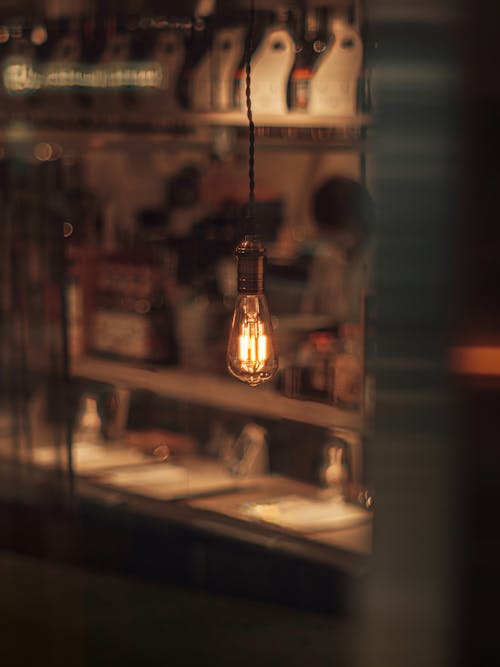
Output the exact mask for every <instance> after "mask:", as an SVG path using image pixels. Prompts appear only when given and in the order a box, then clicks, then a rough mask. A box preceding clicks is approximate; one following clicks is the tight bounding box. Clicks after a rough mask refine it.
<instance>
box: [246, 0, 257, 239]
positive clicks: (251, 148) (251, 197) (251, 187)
mask: <svg viewBox="0 0 500 667" xmlns="http://www.w3.org/2000/svg"><path fill="white" fill-rule="evenodd" d="M254 24H255V2H254V0H251V2H250V10H249V27H248V32H247V39H246V46H245V52H246V53H245V84H246V87H245V97H246V107H247V118H248V214H247V227H248V229H247V233H248V234H252V233H253V231H254V201H255V174H254V166H255V125H254V122H253V116H252V99H251V96H250V92H251V64H250V63H251V59H252V48H253V32H254Z"/></svg>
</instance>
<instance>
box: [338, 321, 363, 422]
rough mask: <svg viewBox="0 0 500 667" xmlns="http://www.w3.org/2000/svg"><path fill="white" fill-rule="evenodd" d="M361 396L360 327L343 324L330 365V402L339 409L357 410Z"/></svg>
mask: <svg viewBox="0 0 500 667" xmlns="http://www.w3.org/2000/svg"><path fill="white" fill-rule="evenodd" d="M362 394H363V365H362V341H361V327H360V326H359V325H357V324H343V325H342V326H341V327H340V329H339V341H338V346H337V354H336V355H335V357H334V359H333V364H332V400H333V403H334V404H335V405H337V406H338V407H341V408H348V409H349V408H350V409H353V410H356V409H359V408H360V406H361V402H362Z"/></svg>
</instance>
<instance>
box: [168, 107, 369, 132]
mask: <svg viewBox="0 0 500 667" xmlns="http://www.w3.org/2000/svg"><path fill="white" fill-rule="evenodd" d="M181 118H184V119H185V121H186V122H187V123H192V124H201V125H226V126H233V127H244V126H246V125H248V120H247V117H246V115H245V114H244V113H242V112H241V111H225V112H213V113H197V114H194V113H187V114H185V115H184V116H181ZM253 121H254V123H255V126H256V127H293V128H296V127H297V128H298V127H303V128H338V129H343V128H362V127H366V126H368V125H370V124H371V122H372V117H371V116H370V115H368V114H356V115H355V116H338V115H335V114H328V115H326V114H325V115H316V114H309V113H307V112H293V111H292V112H290V113H287V114H259V113H257V114H254V116H253Z"/></svg>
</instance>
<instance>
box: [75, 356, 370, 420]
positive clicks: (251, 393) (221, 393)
mask: <svg viewBox="0 0 500 667" xmlns="http://www.w3.org/2000/svg"><path fill="white" fill-rule="evenodd" d="M72 374H73V375H74V376H76V377H80V378H87V379H90V380H96V381H98V382H107V383H110V384H115V385H122V386H126V387H130V388H134V389H145V390H149V391H152V392H154V393H156V394H158V395H160V396H165V397H167V398H174V399H177V400H179V401H187V402H189V403H195V404H199V405H206V406H211V407H216V408H222V409H227V410H231V411H235V412H241V413H244V414H251V415H256V416H259V417H271V418H275V419H290V420H293V421H297V422H302V423H306V424H312V425H315V426H322V427H332V426H337V427H343V428H350V429H353V430H360V429H361V426H362V418H361V414H360V413H359V412H352V411H347V410H341V409H339V408H336V407H334V406H331V405H326V404H322V403H316V402H314V401H300V400H296V399H291V398H286V397H285V396H282V395H280V394H278V393H277V392H276V391H275V390H274V389H273V388H272V387H268V386H263V387H256V388H252V387H247V386H246V385H243V384H240V383H239V382H238V381H237V380H232V379H231V378H229V377H227V378H226V377H222V376H217V375H210V374H208V373H201V372H193V371H187V370H183V369H181V368H158V367H147V366H144V365H140V364H137V365H134V364H132V363H127V362H121V361H113V360H108V359H101V358H97V357H91V356H87V357H82V358H81V359H78V360H76V361H75V362H74V363H73V364H72Z"/></svg>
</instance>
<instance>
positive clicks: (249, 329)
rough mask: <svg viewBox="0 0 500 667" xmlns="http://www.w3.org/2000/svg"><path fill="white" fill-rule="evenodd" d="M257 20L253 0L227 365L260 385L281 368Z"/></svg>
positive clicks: (244, 377) (237, 376) (245, 380)
mask: <svg viewBox="0 0 500 667" xmlns="http://www.w3.org/2000/svg"><path fill="white" fill-rule="evenodd" d="M254 22H255V2H254V0H251V3H250V15H249V30H248V34H247V43H246V47H245V54H246V57H245V60H246V67H245V69H246V103H247V116H248V131H249V132H248V136H249V150H248V178H249V193H248V216H247V220H246V226H247V234H246V235H245V237H244V239H243V241H242V242H241V243H240V244H239V246H238V247H237V248H236V258H237V260H238V297H237V299H236V306H235V308H234V315H233V322H232V325H231V332H230V334H229V341H228V344H227V355H226V356H227V367H228V368H229V371H230V372H231V373H232V374H233V375H234V377H235V378H238V380H241V381H242V382H247V383H248V384H249V385H250V386H251V387H256V386H257V385H259V384H262V383H263V382H267V381H268V380H270V379H271V378H272V377H273V375H274V374H275V372H276V369H277V368H278V355H277V354H276V350H275V346H274V338H273V326H272V323H271V315H270V314H269V306H268V305H267V300H266V297H265V294H264V257H265V249H264V245H263V244H262V241H261V240H260V239H259V237H258V236H256V235H255V233H254V223H255V221H254V216H253V205H254V189H255V181H254V153H255V127H254V123H253V118H252V101H251V98H250V60H251V55H252V38H253V28H254Z"/></svg>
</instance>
